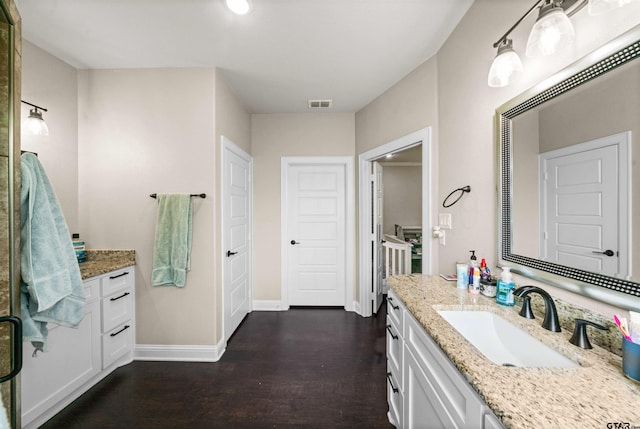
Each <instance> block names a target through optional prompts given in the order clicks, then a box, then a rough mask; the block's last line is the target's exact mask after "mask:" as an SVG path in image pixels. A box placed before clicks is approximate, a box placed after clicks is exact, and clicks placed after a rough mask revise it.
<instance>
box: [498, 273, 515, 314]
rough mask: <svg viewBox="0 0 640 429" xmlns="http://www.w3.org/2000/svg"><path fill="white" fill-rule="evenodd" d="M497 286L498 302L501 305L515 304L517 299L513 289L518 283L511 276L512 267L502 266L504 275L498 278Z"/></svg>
mask: <svg viewBox="0 0 640 429" xmlns="http://www.w3.org/2000/svg"><path fill="white" fill-rule="evenodd" d="M497 286H498V290H497V293H496V302H497V303H498V304H501V305H508V306H512V305H514V304H515V299H514V298H513V289H514V288H515V286H516V285H515V283H514V282H513V278H512V276H511V268H509V267H503V268H502V277H501V278H500V280H498V285H497Z"/></svg>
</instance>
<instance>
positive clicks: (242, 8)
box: [225, 0, 252, 15]
mask: <svg viewBox="0 0 640 429" xmlns="http://www.w3.org/2000/svg"><path fill="white" fill-rule="evenodd" d="M225 3H226V4H227V7H228V8H229V10H230V11H231V12H233V13H235V14H236V15H246V14H248V13H249V12H251V6H252V5H251V0H225Z"/></svg>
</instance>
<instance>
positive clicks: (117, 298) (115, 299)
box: [109, 292, 131, 301]
mask: <svg viewBox="0 0 640 429" xmlns="http://www.w3.org/2000/svg"><path fill="white" fill-rule="evenodd" d="M127 295H131V294H130V293H129V292H125V293H123V294H122V295H120V296H116V297H115V298H111V299H110V300H109V301H117V300H119V299H120V298H124V297H125V296H127Z"/></svg>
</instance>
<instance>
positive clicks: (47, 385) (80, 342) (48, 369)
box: [22, 301, 101, 427]
mask: <svg viewBox="0 0 640 429" xmlns="http://www.w3.org/2000/svg"><path fill="white" fill-rule="evenodd" d="M98 304H99V302H98V301H93V302H91V303H87V304H86V306H85V316H84V319H82V322H80V325H79V326H78V327H77V329H73V328H65V327H63V326H58V325H52V324H51V323H50V324H49V335H48V337H47V350H48V351H47V352H45V353H38V354H37V355H36V356H32V353H33V346H32V345H31V343H24V348H23V350H24V354H23V355H24V364H23V368H22V424H23V426H25V427H28V424H29V423H30V422H31V421H32V420H34V419H36V418H38V417H41V418H43V419H44V420H42V419H40V420H42V421H40V422H39V423H43V422H44V421H45V420H46V419H48V418H50V417H51V416H52V415H53V414H55V413H56V412H58V411H59V410H60V409H62V407H64V406H65V405H66V404H67V403H68V402H71V401H70V400H69V401H67V402H66V403H64V402H63V403H61V404H57V403H58V402H59V401H65V400H66V399H67V397H68V395H70V394H71V393H72V392H74V391H75V390H76V389H78V388H80V387H81V386H82V385H83V384H84V383H86V382H87V381H88V380H90V379H91V378H92V377H94V376H95V375H97V374H98V373H99V372H100V370H101V366H100V364H101V359H100V358H101V353H100V348H101V347H100V310H99V305H98ZM43 413H46V414H43Z"/></svg>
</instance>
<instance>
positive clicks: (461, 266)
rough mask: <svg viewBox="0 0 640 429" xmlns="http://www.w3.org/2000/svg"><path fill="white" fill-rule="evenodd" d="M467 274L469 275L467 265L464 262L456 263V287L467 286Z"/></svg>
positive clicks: (463, 287) (462, 287) (464, 287)
mask: <svg viewBox="0 0 640 429" xmlns="http://www.w3.org/2000/svg"><path fill="white" fill-rule="evenodd" d="M468 275H469V266H468V265H467V264H465V263H464V262H458V263H457V264H456V276H457V281H456V286H457V288H458V289H466V288H467V282H468V281H469V279H468V278H467V276H468Z"/></svg>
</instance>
